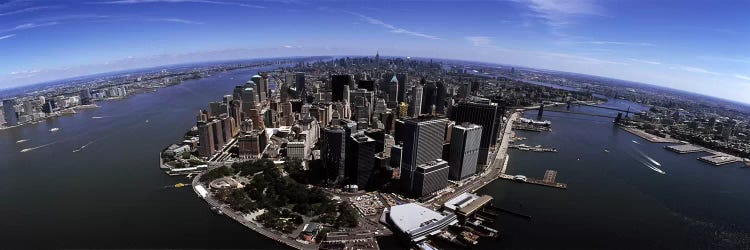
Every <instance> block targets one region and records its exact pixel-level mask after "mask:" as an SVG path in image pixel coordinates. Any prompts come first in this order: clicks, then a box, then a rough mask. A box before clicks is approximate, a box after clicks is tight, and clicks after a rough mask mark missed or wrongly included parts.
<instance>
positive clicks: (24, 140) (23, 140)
mask: <svg viewBox="0 0 750 250" xmlns="http://www.w3.org/2000/svg"><path fill="white" fill-rule="evenodd" d="M27 141H29V140H28V139H22V140H18V141H16V143H24V142H27Z"/></svg>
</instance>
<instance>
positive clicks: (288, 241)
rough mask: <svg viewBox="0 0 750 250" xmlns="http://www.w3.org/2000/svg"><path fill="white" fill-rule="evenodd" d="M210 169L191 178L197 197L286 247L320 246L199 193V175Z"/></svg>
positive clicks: (311, 249)
mask: <svg viewBox="0 0 750 250" xmlns="http://www.w3.org/2000/svg"><path fill="white" fill-rule="evenodd" d="M211 170H212V169H208V170H206V171H204V172H202V173H199V174H197V175H195V177H193V180H192V182H191V184H192V185H191V186H192V187H193V192H194V193H195V194H196V195H197V196H198V197H200V198H201V199H203V201H205V202H206V203H207V204H208V205H209V206H211V207H216V208H217V209H219V210H220V211H221V212H223V213H224V215H226V216H227V217H229V218H230V219H232V220H234V221H235V222H237V223H240V224H241V225H243V226H245V227H247V228H249V229H250V230H252V231H254V232H256V233H259V234H261V235H263V236H265V237H267V238H269V239H271V240H275V241H276V242H279V243H282V244H284V245H286V246H288V247H291V248H294V249H298V250H314V249H318V248H320V244H304V243H301V242H299V241H297V240H296V239H292V238H289V237H287V236H284V235H283V234H278V233H276V232H274V231H271V230H268V229H266V228H264V227H263V226H261V225H259V224H257V223H256V222H254V221H248V220H245V219H244V218H243V216H242V215H241V214H238V213H236V212H235V211H234V210H232V209H230V208H228V207H226V206H225V205H226V204H224V203H221V202H219V201H217V200H215V199H213V198H211V193H208V194H207V195H206V196H203V195H201V193H200V192H198V190H197V189H196V188H197V186H201V187H202V185H201V183H200V177H201V176H203V174H204V173H206V172H208V171H211Z"/></svg>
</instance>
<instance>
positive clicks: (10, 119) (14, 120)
mask: <svg viewBox="0 0 750 250" xmlns="http://www.w3.org/2000/svg"><path fill="white" fill-rule="evenodd" d="M15 105H16V101H15V100H13V99H7V100H3V116H5V123H6V124H7V125H8V126H15V125H18V115H17V114H16V109H15V107H14V106H15Z"/></svg>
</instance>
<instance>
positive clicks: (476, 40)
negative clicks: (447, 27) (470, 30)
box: [464, 36, 493, 47]
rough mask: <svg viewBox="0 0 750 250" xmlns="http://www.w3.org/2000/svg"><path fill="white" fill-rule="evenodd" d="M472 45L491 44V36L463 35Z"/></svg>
mask: <svg viewBox="0 0 750 250" xmlns="http://www.w3.org/2000/svg"><path fill="white" fill-rule="evenodd" d="M464 39H466V41H469V43H471V45H472V46H474V47H488V46H493V45H492V38H490V37H488V36H467V37H464Z"/></svg>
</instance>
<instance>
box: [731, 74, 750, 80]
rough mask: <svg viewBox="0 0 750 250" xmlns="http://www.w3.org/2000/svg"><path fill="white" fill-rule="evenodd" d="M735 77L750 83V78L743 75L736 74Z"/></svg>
mask: <svg viewBox="0 0 750 250" xmlns="http://www.w3.org/2000/svg"><path fill="white" fill-rule="evenodd" d="M734 77H736V78H738V79H742V80H745V81H750V76H746V75H741V74H734Z"/></svg>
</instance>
